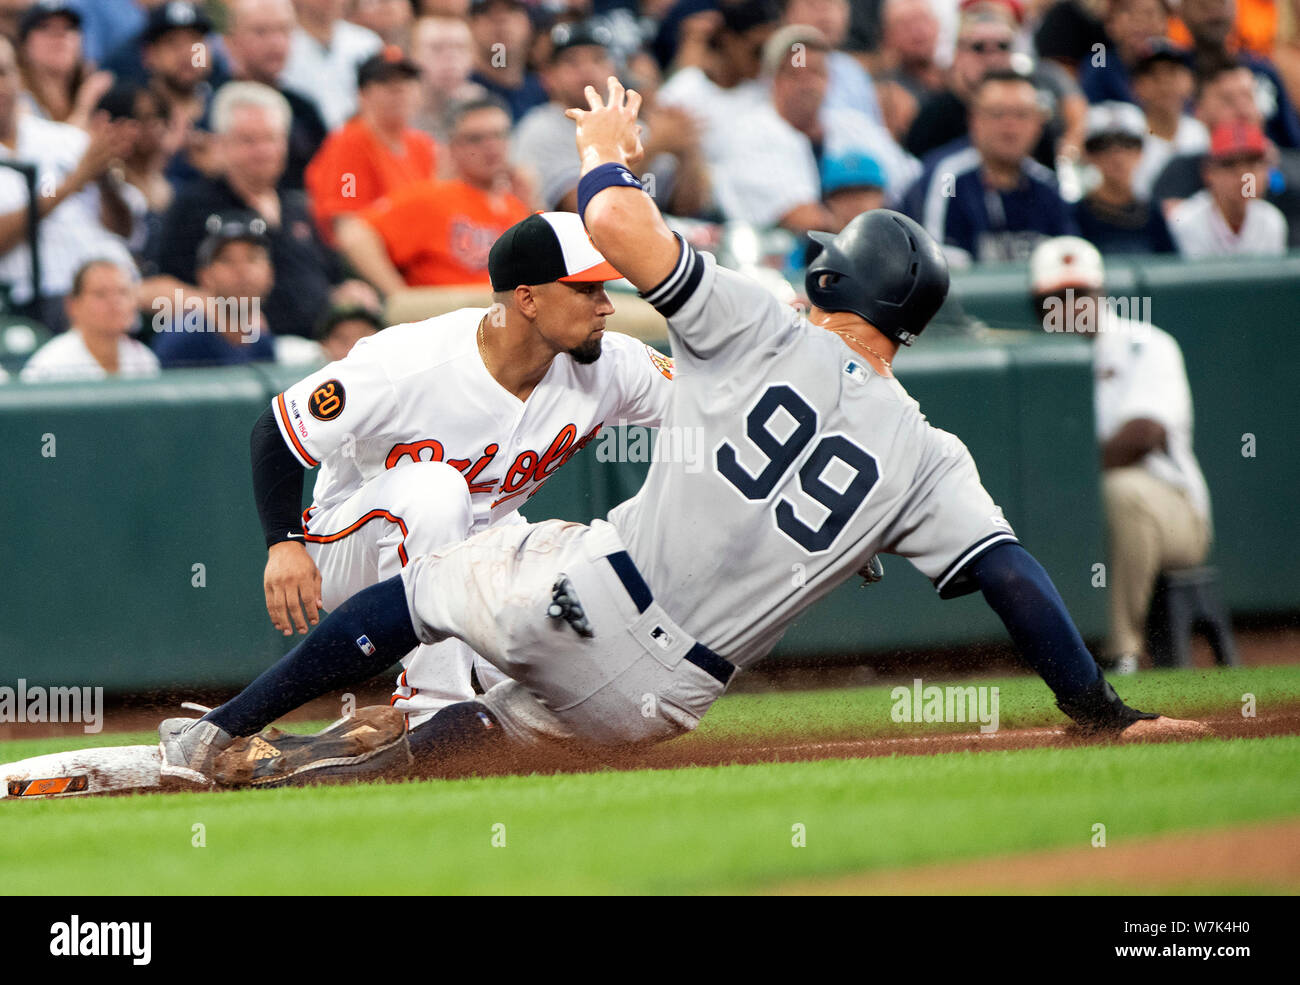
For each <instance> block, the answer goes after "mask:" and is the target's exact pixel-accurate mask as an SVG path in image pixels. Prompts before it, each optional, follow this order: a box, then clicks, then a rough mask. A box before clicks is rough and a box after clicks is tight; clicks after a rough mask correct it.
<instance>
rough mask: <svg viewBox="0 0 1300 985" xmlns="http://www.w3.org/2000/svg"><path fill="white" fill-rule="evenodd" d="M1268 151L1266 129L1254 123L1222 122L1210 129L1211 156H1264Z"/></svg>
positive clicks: (1218, 159) (1217, 157)
mask: <svg viewBox="0 0 1300 985" xmlns="http://www.w3.org/2000/svg"><path fill="white" fill-rule="evenodd" d="M1266 153H1268V140H1267V139H1265V137H1264V131H1263V130H1261V129H1260V128H1259V127H1258V126H1256V125H1255V124H1254V123H1220V124H1219V125H1218V126H1216V127H1215V128H1214V129H1213V130H1212V131H1210V158H1211V160H1215V161H1221V160H1224V159H1226V158H1231V157H1263V156H1264V155H1265V154H1266Z"/></svg>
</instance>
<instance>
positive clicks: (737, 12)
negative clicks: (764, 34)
mask: <svg viewBox="0 0 1300 985" xmlns="http://www.w3.org/2000/svg"><path fill="white" fill-rule="evenodd" d="M718 9H719V10H721V11H722V26H723V27H724V28H725V29H726V30H728V31H730V32H731V33H732V34H744V33H745V32H746V31H748V30H749V29H750V28H751V27H759V26H760V25H763V24H775V23H776V22H777V21H779V20H780V19H781V7H780V4H778V3H776V2H775V0H740V2H739V3H723V4H720V5H719V7H718Z"/></svg>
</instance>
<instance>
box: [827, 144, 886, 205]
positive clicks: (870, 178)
mask: <svg viewBox="0 0 1300 985" xmlns="http://www.w3.org/2000/svg"><path fill="white" fill-rule="evenodd" d="M884 187H885V172H884V171H883V170H882V169H881V167H880V162H879V161H877V160H876V159H875V158H874V157H872V156H871V155H870V154H864V153H862V152H861V151H854V150H851V151H846V152H845V153H843V154H837V155H835V156H833V157H832V156H829V155H828V156H827V157H825V158H823V159H822V195H823V196H826V195H832V194H834V193H835V192H838V191H843V190H844V189H845V188H884Z"/></svg>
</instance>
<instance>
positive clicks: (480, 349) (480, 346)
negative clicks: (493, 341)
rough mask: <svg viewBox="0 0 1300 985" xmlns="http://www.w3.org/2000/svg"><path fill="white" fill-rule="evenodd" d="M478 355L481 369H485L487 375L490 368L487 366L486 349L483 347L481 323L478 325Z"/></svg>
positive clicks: (490, 370)
mask: <svg viewBox="0 0 1300 985" xmlns="http://www.w3.org/2000/svg"><path fill="white" fill-rule="evenodd" d="M478 354H479V358H480V359H482V360H483V368H484V369H486V370H487V371H488V372H489V373H491V372H492V368H491V367H490V366H488V357H487V349H486V348H485V347H484V345H483V323H482V322H479V323H478Z"/></svg>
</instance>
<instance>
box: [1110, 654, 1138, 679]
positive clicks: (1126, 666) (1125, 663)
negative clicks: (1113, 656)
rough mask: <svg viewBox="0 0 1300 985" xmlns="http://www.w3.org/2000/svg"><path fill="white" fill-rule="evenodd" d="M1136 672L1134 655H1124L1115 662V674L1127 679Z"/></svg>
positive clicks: (1136, 662) (1135, 656)
mask: <svg viewBox="0 0 1300 985" xmlns="http://www.w3.org/2000/svg"><path fill="white" fill-rule="evenodd" d="M1137 672H1138V658H1137V654H1136V653H1126V654H1124V656H1122V657H1120V658H1119V659H1118V660H1116V661H1115V673H1117V674H1120V675H1121V676H1124V677H1128V676H1129V675H1130V674H1136V673H1137Z"/></svg>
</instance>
